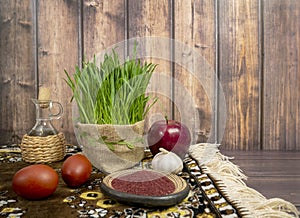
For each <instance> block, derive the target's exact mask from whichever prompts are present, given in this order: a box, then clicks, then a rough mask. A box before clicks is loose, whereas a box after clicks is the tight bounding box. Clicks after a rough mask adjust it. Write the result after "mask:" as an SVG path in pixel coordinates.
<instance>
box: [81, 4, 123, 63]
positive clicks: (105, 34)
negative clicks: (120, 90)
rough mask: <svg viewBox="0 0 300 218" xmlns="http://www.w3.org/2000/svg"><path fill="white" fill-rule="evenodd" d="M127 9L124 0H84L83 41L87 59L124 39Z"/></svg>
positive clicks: (113, 46) (84, 53)
mask: <svg viewBox="0 0 300 218" xmlns="http://www.w3.org/2000/svg"><path fill="white" fill-rule="evenodd" d="M125 10H126V8H125V3H124V1H119V0H112V1H94V0H84V1H83V36H82V37H83V41H82V43H83V55H84V57H85V59H87V60H91V59H92V58H93V56H94V55H97V54H99V53H103V52H104V51H105V50H106V49H108V48H115V46H116V45H115V44H116V43H119V42H122V41H124V39H125V26H126V25H125V24H126V21H125ZM108 52H110V51H108ZM119 55H122V54H121V53H120V54H119ZM121 58H122V57H121Z"/></svg>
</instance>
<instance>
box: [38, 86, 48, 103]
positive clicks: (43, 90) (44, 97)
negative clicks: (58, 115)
mask: <svg viewBox="0 0 300 218" xmlns="http://www.w3.org/2000/svg"><path fill="white" fill-rule="evenodd" d="M38 100H40V101H50V100H51V92H50V89H49V88H47V87H40V89H39V97H38Z"/></svg>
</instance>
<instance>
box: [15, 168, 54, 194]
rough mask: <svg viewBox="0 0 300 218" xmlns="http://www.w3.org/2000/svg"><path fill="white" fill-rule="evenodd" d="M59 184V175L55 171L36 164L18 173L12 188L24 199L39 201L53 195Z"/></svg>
mask: <svg viewBox="0 0 300 218" xmlns="http://www.w3.org/2000/svg"><path fill="white" fill-rule="evenodd" d="M58 182H59V178H58V174H57V172H56V171H55V170H54V169H52V168H51V167H49V166H47V165H44V164H36V165H31V166H27V167H24V168H22V169H21V170H19V171H18V172H16V173H15V175H14V177H13V180H12V188H13V190H14V191H15V193H16V194H18V195H20V196H21V197H23V198H26V199H29V200H39V199H43V198H46V197H48V196H50V195H51V194H53V193H54V192H55V190H56V188H57V185H58Z"/></svg>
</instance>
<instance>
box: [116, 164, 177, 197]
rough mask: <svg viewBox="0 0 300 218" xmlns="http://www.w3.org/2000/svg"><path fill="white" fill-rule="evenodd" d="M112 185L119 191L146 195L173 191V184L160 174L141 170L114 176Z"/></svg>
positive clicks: (158, 194) (161, 194)
mask: <svg viewBox="0 0 300 218" xmlns="http://www.w3.org/2000/svg"><path fill="white" fill-rule="evenodd" d="M111 185H112V187H113V188H114V189H115V190H118V191H120V192H126V193H129V194H135V195H146V196H164V195H168V194H171V193H173V192H174V191H175V184H174V183H173V182H172V181H171V180H170V179H169V178H168V177H166V176H163V175H162V174H159V173H156V172H152V171H147V170H141V171H136V172H133V173H131V174H127V175H124V176H119V177H117V178H114V179H113V180H112V182H111Z"/></svg>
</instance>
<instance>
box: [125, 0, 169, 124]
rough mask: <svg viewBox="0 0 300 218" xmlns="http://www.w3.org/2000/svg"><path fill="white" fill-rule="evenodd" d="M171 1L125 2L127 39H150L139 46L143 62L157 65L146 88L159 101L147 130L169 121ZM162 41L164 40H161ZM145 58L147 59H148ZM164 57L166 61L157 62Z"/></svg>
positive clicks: (136, 0) (152, 109)
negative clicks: (161, 120) (157, 122)
mask: <svg viewBox="0 0 300 218" xmlns="http://www.w3.org/2000/svg"><path fill="white" fill-rule="evenodd" d="M171 8H172V5H171V1H168V0H154V1H140V0H128V27H127V28H128V30H127V31H128V33H127V34H128V39H132V38H136V37H139V38H146V37H153V38H152V39H153V40H154V43H150V41H151V39H149V40H147V39H145V40H144V43H143V44H140V45H138V46H139V47H140V49H141V50H144V54H145V56H144V60H145V61H147V62H152V63H154V64H157V65H158V66H157V68H156V70H155V72H154V74H153V77H152V79H151V81H150V84H149V89H148V91H149V94H150V95H152V96H154V97H157V98H158V99H159V100H158V101H157V103H156V104H155V105H154V107H152V108H151V110H150V112H149V114H148V118H147V124H146V127H145V128H146V129H148V127H149V126H150V125H151V123H153V122H154V121H156V120H160V119H164V117H165V116H168V117H169V118H172V116H173V115H172V101H173V97H172V68H171V65H172V63H171V61H170V60H171V58H172V57H171V44H170V43H169V42H168V40H169V39H171V38H172V32H171V30H172V14H171ZM164 39H165V40H164ZM146 56H148V57H149V58H147V57H146ZM161 56H165V57H166V59H165V60H163V59H162V58H160V57H161Z"/></svg>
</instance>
